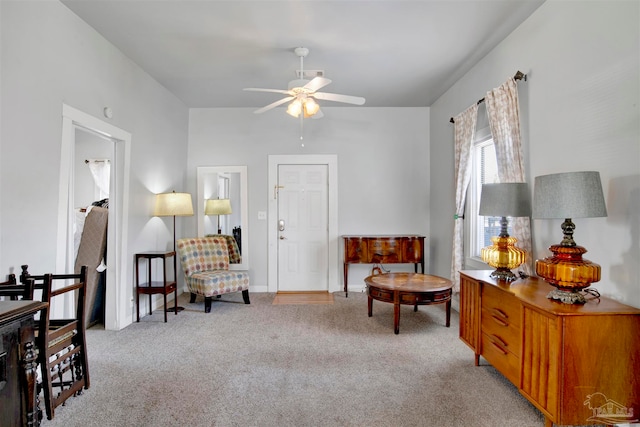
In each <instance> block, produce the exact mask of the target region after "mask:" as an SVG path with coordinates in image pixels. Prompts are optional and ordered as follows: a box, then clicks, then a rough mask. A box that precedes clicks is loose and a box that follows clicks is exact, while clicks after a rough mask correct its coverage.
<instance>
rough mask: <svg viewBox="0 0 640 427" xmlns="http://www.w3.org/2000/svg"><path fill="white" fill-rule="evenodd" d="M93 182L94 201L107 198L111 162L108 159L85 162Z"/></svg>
mask: <svg viewBox="0 0 640 427" xmlns="http://www.w3.org/2000/svg"><path fill="white" fill-rule="evenodd" d="M87 164H88V165H89V170H90V171H91V176H93V182H94V183H95V185H96V192H95V197H96V200H102V199H106V198H108V197H109V183H110V181H111V161H110V160H109V159H89V160H87Z"/></svg>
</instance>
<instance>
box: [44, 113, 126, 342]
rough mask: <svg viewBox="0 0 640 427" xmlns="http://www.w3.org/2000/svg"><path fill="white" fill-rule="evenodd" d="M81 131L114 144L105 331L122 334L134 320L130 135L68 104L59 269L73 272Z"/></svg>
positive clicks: (64, 123)
mask: <svg viewBox="0 0 640 427" xmlns="http://www.w3.org/2000/svg"><path fill="white" fill-rule="evenodd" d="M77 128H82V129H84V130H88V131H89V132H93V133H96V134H98V135H100V136H102V137H104V138H107V139H110V140H112V141H113V152H112V158H111V184H110V192H113V196H111V195H110V199H109V220H108V221H109V227H108V228H107V260H108V262H107V280H106V282H107V283H106V286H105V314H104V327H105V329H107V330H120V329H122V328H124V327H125V326H127V325H129V324H130V323H131V322H132V321H133V311H132V308H133V305H132V304H133V303H132V301H133V299H132V298H133V297H132V290H131V287H130V285H129V283H131V277H129V275H128V274H127V272H128V271H129V259H128V250H127V230H128V225H129V223H128V218H129V202H128V201H129V182H130V159H131V134H130V133H129V132H126V131H124V130H122V129H120V128H117V127H115V126H113V125H112V124H110V123H107V122H105V121H103V120H100V119H98V118H96V117H93V116H91V115H89V114H86V113H84V112H82V111H80V110H77V109H75V108H73V107H71V106H69V105H66V104H63V105H62V144H61V145H62V147H61V151H62V153H61V157H60V181H59V198H58V245H57V247H58V250H57V253H56V271H58V272H67V271H73V266H74V260H73V259H72V258H73V244H72V243H71V244H68V243H67V242H73V229H72V228H73V227H72V216H71V215H72V213H73V208H74V203H73V182H74V181H73V180H74V176H73V167H72V165H73V164H74V162H73V159H74V156H75V134H76V129H77Z"/></svg>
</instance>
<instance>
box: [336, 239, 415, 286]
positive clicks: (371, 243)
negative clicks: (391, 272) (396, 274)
mask: <svg viewBox="0 0 640 427" xmlns="http://www.w3.org/2000/svg"><path fill="white" fill-rule="evenodd" d="M342 239H343V241H344V292H345V294H346V295H347V296H348V295H349V292H348V288H347V283H348V279H349V264H414V271H415V272H416V273H417V272H418V264H420V268H421V270H420V272H421V273H423V274H424V236H420V235H411V234H409V235H368V236H342Z"/></svg>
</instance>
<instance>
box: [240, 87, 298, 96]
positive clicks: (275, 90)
mask: <svg viewBox="0 0 640 427" xmlns="http://www.w3.org/2000/svg"><path fill="white" fill-rule="evenodd" d="M242 90H246V91H249V92H273V93H284V94H285V95H291V92H290V91H288V90H284V89H262V88H259V87H245V88H244V89H242Z"/></svg>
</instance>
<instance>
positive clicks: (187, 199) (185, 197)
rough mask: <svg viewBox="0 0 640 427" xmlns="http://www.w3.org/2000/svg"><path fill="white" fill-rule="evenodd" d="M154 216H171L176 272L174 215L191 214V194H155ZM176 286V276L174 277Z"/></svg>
mask: <svg viewBox="0 0 640 427" xmlns="http://www.w3.org/2000/svg"><path fill="white" fill-rule="evenodd" d="M153 215H154V216H172V217H173V252H174V256H173V271H175V272H176V274H177V271H178V270H177V260H176V258H177V256H178V255H177V254H175V252H176V217H177V216H193V203H192V202H191V194H189V193H176V192H175V191H174V192H172V193H162V194H157V195H156V207H155V209H154V211H153ZM175 279H176V286H177V282H178V278H177V277H176V278H175ZM177 310H178V311H181V310H184V307H178V308H177ZM167 311H174V309H173V308H167Z"/></svg>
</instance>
